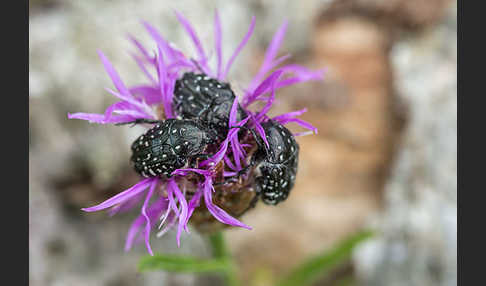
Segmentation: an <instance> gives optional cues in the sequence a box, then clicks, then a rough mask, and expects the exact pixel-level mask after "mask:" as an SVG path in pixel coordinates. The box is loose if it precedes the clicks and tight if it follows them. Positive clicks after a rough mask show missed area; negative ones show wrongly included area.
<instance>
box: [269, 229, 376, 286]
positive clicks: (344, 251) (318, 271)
mask: <svg viewBox="0 0 486 286" xmlns="http://www.w3.org/2000/svg"><path fill="white" fill-rule="evenodd" d="M371 236H372V232H370V231H364V232H360V233H358V234H355V235H353V236H351V237H349V238H347V239H345V240H343V241H342V242H341V243H339V244H338V245H337V246H336V247H334V248H333V249H331V250H329V251H326V252H324V253H322V254H319V255H317V256H315V257H313V258H310V259H309V260H307V261H305V262H304V263H302V264H301V265H299V266H297V267H296V268H295V269H294V270H293V271H291V272H290V274H289V275H287V276H286V277H284V278H283V279H282V280H280V282H279V283H277V285H278V286H302V285H311V284H312V283H315V282H316V281H317V280H319V279H320V278H322V277H324V276H325V275H326V274H327V273H329V271H330V270H331V269H333V268H334V267H336V266H339V265H340V264H342V263H343V262H345V261H347V260H348V259H349V258H350V256H351V253H352V251H353V249H354V247H355V246H356V245H357V244H359V243H360V242H362V241H364V240H365V239H367V238H369V237H371Z"/></svg>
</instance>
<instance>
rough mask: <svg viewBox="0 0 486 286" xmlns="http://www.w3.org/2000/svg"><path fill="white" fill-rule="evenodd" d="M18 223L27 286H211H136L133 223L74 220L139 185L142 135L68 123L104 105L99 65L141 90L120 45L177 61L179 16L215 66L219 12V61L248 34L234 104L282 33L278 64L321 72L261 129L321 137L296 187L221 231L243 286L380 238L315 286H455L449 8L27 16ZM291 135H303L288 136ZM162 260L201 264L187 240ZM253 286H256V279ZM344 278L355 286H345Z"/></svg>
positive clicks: (126, 219)
mask: <svg viewBox="0 0 486 286" xmlns="http://www.w3.org/2000/svg"><path fill="white" fill-rule="evenodd" d="M29 7H30V9H29V16H30V19H29V55H30V63H29V112H30V113H29V124H30V128H29V134H30V137H29V140H30V141H29V148H30V151H29V158H30V161H29V173H30V176H29V183H30V189H29V205H30V214H29V217H30V221H29V230H30V238H29V243H30V250H29V256H30V262H29V266H30V274H29V275H30V282H31V285H83V286H89V285H117V286H124V285H174V286H175V285H221V281H220V280H219V279H217V278H215V277H210V276H207V275H197V276H196V275H191V274H171V273H163V272H148V273H138V272H137V271H136V264H137V263H138V260H139V258H140V257H141V256H143V255H146V249H145V248H144V246H143V245H139V246H136V247H135V248H134V249H132V250H131V251H130V252H128V253H125V252H124V251H123V246H124V242H125V235H126V232H127V231H128V228H129V225H130V223H131V221H132V220H133V219H134V218H135V216H136V212H137V210H134V212H129V213H126V214H122V215H117V216H114V217H112V218H109V217H108V215H107V214H106V213H89V214H88V213H84V212H82V211H80V208H82V207H87V206H91V205H94V204H96V203H99V202H101V201H103V200H105V199H107V198H109V197H110V196H113V195H115V194H116V193H118V192H120V191H121V190H124V189H125V188H127V187H129V186H131V185H132V184H134V183H135V182H136V181H137V180H138V177H137V175H136V174H135V172H134V171H133V170H132V169H131V167H130V164H129V157H130V149H129V146H130V144H131V142H132V141H133V140H134V139H135V138H136V137H137V136H138V135H139V134H140V133H141V132H142V129H138V127H134V128H128V127H117V126H100V125H95V124H89V123H87V122H85V121H79V120H68V119H67V113H68V112H95V113H103V112H104V109H105V108H106V107H107V106H108V105H109V104H111V103H113V102H114V101H115V98H114V97H113V96H111V95H109V94H108V93H107V92H105V90H104V87H111V86H112V83H111V81H110V79H109V77H108V76H107V74H106V73H105V71H104V69H103V66H102V64H101V63H100V61H99V58H98V56H97V54H96V49H101V50H102V51H103V52H104V53H105V54H106V55H107V57H108V58H109V59H110V60H111V61H112V63H113V64H114V66H115V68H116V69H117V70H118V72H119V73H120V74H121V77H122V78H123V80H124V81H125V82H126V83H127V84H128V85H131V84H135V83H139V82H141V81H143V82H145V79H144V77H143V75H142V73H141V72H139V69H138V67H137V65H136V63H135V62H134V61H133V60H132V58H131V57H130V55H129V52H130V51H134V49H133V47H132V46H131V45H130V43H129V41H128V40H127V38H126V34H127V33H130V34H133V35H135V36H136V37H138V38H139V39H140V40H141V42H142V43H143V44H145V45H147V46H148V47H155V46H154V43H153V42H152V41H151V40H150V38H149V35H148V34H147V33H146V31H145V30H144V29H143V26H142V25H141V24H140V22H139V21H140V20H141V19H143V20H146V21H148V22H150V23H152V24H153V25H154V26H155V27H157V28H158V29H159V30H160V31H161V33H162V34H163V35H164V36H165V37H166V38H167V39H169V40H171V41H173V42H174V43H176V44H177V45H178V46H179V47H180V48H181V49H183V50H184V51H186V52H187V53H190V54H191V53H192V46H191V45H190V42H189V39H188V37H187V36H186V34H185V33H184V31H183V29H182V27H181V26H180V25H179V24H178V22H177V20H176V17H175V16H174V13H173V9H178V10H180V11H181V12H182V13H183V14H184V15H185V16H186V17H187V18H188V19H189V20H190V21H191V22H192V23H193V24H194V26H195V27H196V29H197V32H198V34H199V36H200V37H201V38H202V39H203V40H204V44H205V46H206V47H207V48H206V50H210V47H212V44H213V38H212V33H213V29H212V25H213V15H214V10H215V9H216V8H217V9H218V10H219V11H220V15H221V19H222V23H223V54H224V55H225V58H226V59H228V58H229V56H230V55H231V52H232V51H233V49H234V48H235V47H236V45H237V44H238V43H239V41H240V39H241V38H242V36H243V35H244V34H245V33H246V30H247V28H248V25H249V23H250V19H251V16H252V15H254V16H256V29H255V32H254V34H253V37H252V39H251V40H250V41H249V43H248V45H247V47H246V48H245V50H244V52H243V53H242V54H240V56H239V57H238V59H237V60H236V62H235V64H234V66H233V68H232V70H231V72H230V74H229V79H230V81H231V83H232V84H233V85H234V86H235V87H236V88H240V87H243V86H245V84H246V83H248V82H249V80H250V79H251V76H252V75H254V74H255V72H256V71H257V69H258V67H259V64H260V63H261V60H262V58H263V55H264V51H265V48H266V46H267V44H268V43H269V41H270V39H271V37H272V35H273V33H274V32H275V31H276V30H277V28H278V27H279V26H280V25H281V23H282V22H283V20H284V19H288V20H289V29H288V31H287V34H286V38H285V40H284V44H283V47H282V48H281V50H280V51H281V52H282V53H285V52H290V53H291V54H292V55H293V57H292V59H291V62H294V63H298V64H302V65H305V66H307V67H310V68H322V67H326V68H327V73H326V75H325V80H324V81H322V82H310V83H303V84H299V85H296V86H292V87H289V88H286V89H282V90H281V92H280V93H279V94H278V96H277V98H278V105H276V106H275V107H274V108H273V110H272V113H274V114H279V113H282V112H286V111H290V110H295V109H300V108H303V107H308V109H309V111H308V112H307V113H306V114H304V115H303V116H302V118H303V119H305V120H307V121H309V122H312V123H313V124H314V125H315V126H317V127H318V129H319V134H318V135H312V136H304V137H299V138H298V142H299V144H300V146H301V153H300V161H299V165H300V166H299V168H300V169H299V173H298V176H297V181H296V185H295V188H294V190H293V192H292V195H291V196H290V197H289V199H288V200H287V201H286V202H285V203H282V204H280V205H279V206H278V207H271V206H266V205H264V204H261V203H260V204H258V206H257V208H256V209H254V210H253V211H251V212H249V213H247V214H246V215H245V216H243V218H242V220H243V221H244V222H245V223H247V224H248V225H251V226H252V227H253V228H254V229H253V230H252V231H247V230H243V229H230V230H228V231H226V237H227V238H228V241H229V244H230V247H231V251H232V253H233V254H234V256H235V259H236V261H237V263H238V265H239V268H240V269H239V270H240V275H241V278H242V279H243V281H245V284H244V285H265V281H270V280H272V279H273V278H272V277H279V276H281V275H282V274H283V273H286V272H287V271H289V270H290V269H292V268H293V267H294V266H296V265H297V264H298V263H299V261H302V260H303V259H305V258H306V257H309V256H310V255H312V254H314V253H316V252H317V251H321V250H325V249H327V248H330V247H332V246H333V245H334V244H335V243H337V242H339V241H340V240H342V239H343V238H345V237H347V236H348V235H350V234H352V233H355V232H357V231H359V230H361V229H364V228H373V229H375V230H376V235H375V236H374V237H373V238H372V239H370V240H367V241H366V242H364V243H363V244H361V245H360V246H359V247H358V248H357V249H356V250H355V251H354V253H353V255H352V260H351V261H350V262H349V263H346V264H345V265H343V266H342V267H340V268H339V269H338V270H337V271H334V272H333V273H331V275H329V276H328V277H326V279H324V280H322V281H319V282H318V283H317V284H316V285H344V284H342V283H341V282H342V281H343V279H345V278H346V279H347V280H346V281H348V282H349V281H352V283H353V284H355V285H387V286H390V285H456V284H457V272H456V267H457V208H456V204H457V177H456V156H457V149H456V142H457V141H456V138H457V92H456V87H457V82H456V78H457V77H456V70H457V65H456V61H457V3H456V2H455V1H448V0H429V1H419V0H342V1H339V0H334V1H333V0H306V1H292V0H280V1H265V0H249V1H224V0H220V1H196V0H194V1H189V0H180V1H160V0H146V1H132V0H119V1H62V0H31V1H30V4H29ZM289 126H290V129H292V130H299V128H298V127H297V126H293V125H289ZM151 243H152V247H153V249H154V250H156V251H157V252H162V253H178V254H185V253H187V254H192V255H195V256H200V257H207V256H209V255H210V252H209V249H208V247H207V244H206V242H205V241H204V239H203V238H202V237H201V236H200V235H198V234H197V233H195V232H194V231H193V232H192V233H191V235H183V236H182V246H181V248H180V249H178V248H177V246H176V243H175V233H173V232H169V233H168V234H167V235H166V236H164V237H163V238H161V239H157V238H155V236H153V237H152V239H151ZM255 277H256V278H255ZM349 277H352V279H351V280H350V279H348V278H349Z"/></svg>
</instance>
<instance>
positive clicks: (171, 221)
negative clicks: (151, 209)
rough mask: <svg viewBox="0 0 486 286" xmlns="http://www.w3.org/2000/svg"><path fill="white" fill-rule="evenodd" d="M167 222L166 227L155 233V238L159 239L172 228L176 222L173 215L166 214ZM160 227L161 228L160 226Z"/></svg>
mask: <svg viewBox="0 0 486 286" xmlns="http://www.w3.org/2000/svg"><path fill="white" fill-rule="evenodd" d="M167 221H168V223H167V225H166V226H165V227H164V228H162V229H161V230H160V231H159V232H158V233H157V237H161V236H162V235H164V234H165V233H166V232H167V231H169V230H170V229H171V228H172V227H173V226H174V224H175V222H176V217H175V215H174V213H169V214H168V217H167ZM160 227H162V224H161V225H160Z"/></svg>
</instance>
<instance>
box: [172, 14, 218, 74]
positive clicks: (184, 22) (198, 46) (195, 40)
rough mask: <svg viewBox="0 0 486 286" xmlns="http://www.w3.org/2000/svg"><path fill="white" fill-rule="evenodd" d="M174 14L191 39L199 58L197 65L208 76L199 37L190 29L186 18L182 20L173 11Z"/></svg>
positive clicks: (205, 59)
mask: <svg viewBox="0 0 486 286" xmlns="http://www.w3.org/2000/svg"><path fill="white" fill-rule="evenodd" d="M175 13H176V16H177V19H178V20H179V22H180V23H181V24H182V26H183V27H184V29H185V30H186V32H187V33H188V34H189V37H190V38H191V40H192V42H193V43H194V46H195V47H196V51H197V54H198V56H199V59H198V62H199V64H200V65H201V67H202V68H203V70H204V72H205V73H208V74H210V72H209V68H208V66H207V57H206V53H205V52H204V49H203V46H202V45H201V41H200V40H199V37H198V36H197V34H196V31H195V30H194V28H193V27H192V25H191V23H189V21H188V20H187V19H186V18H184V16H182V14H181V13H179V12H178V11H175Z"/></svg>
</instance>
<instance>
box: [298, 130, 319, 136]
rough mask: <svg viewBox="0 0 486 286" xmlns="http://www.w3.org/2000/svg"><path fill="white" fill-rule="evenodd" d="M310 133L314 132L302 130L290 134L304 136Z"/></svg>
mask: <svg viewBox="0 0 486 286" xmlns="http://www.w3.org/2000/svg"><path fill="white" fill-rule="evenodd" d="M312 134H314V132H313V131H304V132H297V133H294V134H292V135H294V137H299V136H306V135H312ZM316 134H317V133H316Z"/></svg>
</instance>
